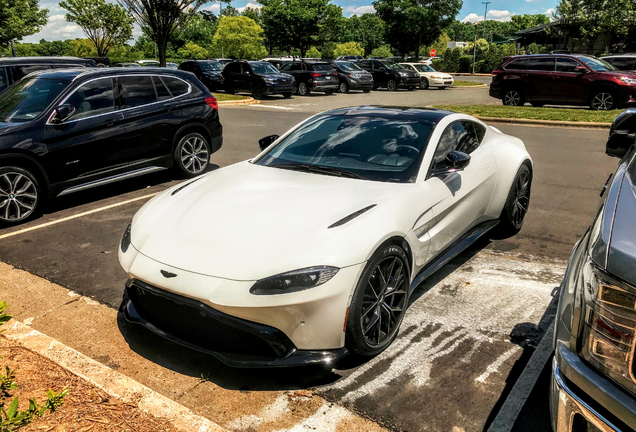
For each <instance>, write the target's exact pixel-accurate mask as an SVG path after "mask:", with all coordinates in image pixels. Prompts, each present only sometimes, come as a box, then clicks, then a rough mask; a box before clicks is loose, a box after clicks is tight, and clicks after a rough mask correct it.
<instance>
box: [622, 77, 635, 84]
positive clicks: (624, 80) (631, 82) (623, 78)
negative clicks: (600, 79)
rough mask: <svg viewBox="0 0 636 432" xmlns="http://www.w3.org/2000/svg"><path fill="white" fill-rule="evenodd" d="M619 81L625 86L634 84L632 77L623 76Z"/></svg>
mask: <svg viewBox="0 0 636 432" xmlns="http://www.w3.org/2000/svg"><path fill="white" fill-rule="evenodd" d="M621 81H623V82H624V83H625V84H636V78H632V77H626V76H623V77H621Z"/></svg>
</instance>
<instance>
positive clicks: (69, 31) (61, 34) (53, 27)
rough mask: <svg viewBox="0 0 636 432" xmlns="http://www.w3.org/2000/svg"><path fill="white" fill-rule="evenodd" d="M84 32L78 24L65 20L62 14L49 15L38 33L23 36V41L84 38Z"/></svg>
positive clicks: (34, 41) (35, 41)
mask: <svg viewBox="0 0 636 432" xmlns="http://www.w3.org/2000/svg"><path fill="white" fill-rule="evenodd" d="M84 37H85V36H84V32H83V31H82V29H81V28H80V26H78V25H75V24H72V23H68V22H66V17H65V16H64V14H59V15H50V16H49V22H48V23H47V24H46V25H45V26H44V28H42V30H41V31H40V32H39V33H36V34H34V35H31V36H27V37H25V38H24V40H23V42H31V43H37V42H39V41H40V39H46V40H49V41H50V40H64V39H75V38H84Z"/></svg>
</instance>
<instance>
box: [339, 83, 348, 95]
mask: <svg viewBox="0 0 636 432" xmlns="http://www.w3.org/2000/svg"><path fill="white" fill-rule="evenodd" d="M347 91H349V87H348V86H347V83H346V82H341V83H340V93H346V92H347Z"/></svg>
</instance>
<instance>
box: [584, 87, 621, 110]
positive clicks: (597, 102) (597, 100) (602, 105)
mask: <svg viewBox="0 0 636 432" xmlns="http://www.w3.org/2000/svg"><path fill="white" fill-rule="evenodd" d="M616 102H617V100H616V95H615V94H614V92H613V91H612V90H609V89H600V90H596V91H594V92H593V93H592V98H591V99H590V109H591V110H594V111H609V110H611V109H614V108H617V103H616Z"/></svg>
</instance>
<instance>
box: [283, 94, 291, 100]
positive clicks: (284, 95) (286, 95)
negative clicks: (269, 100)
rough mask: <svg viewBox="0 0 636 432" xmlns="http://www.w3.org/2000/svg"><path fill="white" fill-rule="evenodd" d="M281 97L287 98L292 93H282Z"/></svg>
mask: <svg viewBox="0 0 636 432" xmlns="http://www.w3.org/2000/svg"><path fill="white" fill-rule="evenodd" d="M283 97H284V98H285V99H289V98H290V97H292V94H291V93H283Z"/></svg>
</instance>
